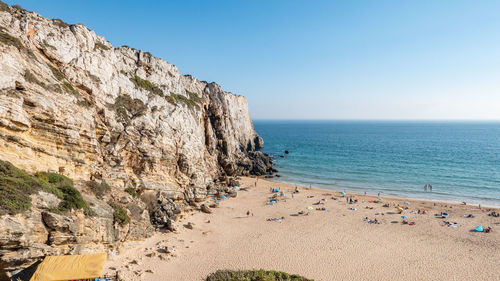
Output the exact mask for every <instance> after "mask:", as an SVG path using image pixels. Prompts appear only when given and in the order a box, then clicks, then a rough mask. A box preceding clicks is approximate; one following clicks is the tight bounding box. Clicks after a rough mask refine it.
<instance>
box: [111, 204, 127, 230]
mask: <svg viewBox="0 0 500 281" xmlns="http://www.w3.org/2000/svg"><path fill="white" fill-rule="evenodd" d="M108 205H109V206H111V208H113V210H114V212H113V222H115V223H118V224H119V225H126V224H128V223H130V217H129V216H128V214H127V211H126V210H125V208H123V207H122V206H120V205H118V204H116V203H115V202H113V201H111V200H110V201H108Z"/></svg>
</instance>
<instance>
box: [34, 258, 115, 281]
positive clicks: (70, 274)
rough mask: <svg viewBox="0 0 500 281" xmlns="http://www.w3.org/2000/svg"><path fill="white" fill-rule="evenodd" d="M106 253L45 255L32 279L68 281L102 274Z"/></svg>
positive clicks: (36, 280) (39, 280)
mask: <svg viewBox="0 0 500 281" xmlns="http://www.w3.org/2000/svg"><path fill="white" fill-rule="evenodd" d="M105 262H106V254H105V253H102V254H88V255H74V256H49V257H45V259H44V260H43V262H42V263H40V265H39V266H38V268H37V270H36V272H35V274H33V276H32V277H31V279H30V281H66V280H78V279H90V278H97V277H101V276H102V271H103V270H104V263H105Z"/></svg>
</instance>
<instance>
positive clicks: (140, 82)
mask: <svg viewBox="0 0 500 281" xmlns="http://www.w3.org/2000/svg"><path fill="white" fill-rule="evenodd" d="M130 81H131V82H132V83H133V84H134V86H135V88H136V89H137V88H141V89H144V90H147V91H149V92H151V93H153V94H155V95H158V96H160V97H163V91H162V90H161V89H160V88H158V87H156V86H155V85H153V83H151V82H150V81H149V80H146V79H142V78H141V77H139V76H137V74H133V76H132V78H130Z"/></svg>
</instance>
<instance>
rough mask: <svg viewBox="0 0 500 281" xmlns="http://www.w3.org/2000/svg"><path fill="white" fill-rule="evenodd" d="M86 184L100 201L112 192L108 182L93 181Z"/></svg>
mask: <svg viewBox="0 0 500 281" xmlns="http://www.w3.org/2000/svg"><path fill="white" fill-rule="evenodd" d="M86 184H87V186H88V187H89V189H90V191H92V193H94V195H95V196H96V197H97V198H99V199H102V197H103V196H104V195H105V194H106V193H108V192H109V191H111V187H110V186H109V184H107V183H106V181H101V182H100V183H98V182H96V181H94V180H93V181H88V182H87V183H86Z"/></svg>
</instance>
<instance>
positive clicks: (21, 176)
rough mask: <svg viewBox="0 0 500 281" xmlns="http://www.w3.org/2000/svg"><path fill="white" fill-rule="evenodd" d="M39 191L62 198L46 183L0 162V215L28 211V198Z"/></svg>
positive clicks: (29, 200)
mask: <svg viewBox="0 0 500 281" xmlns="http://www.w3.org/2000/svg"><path fill="white" fill-rule="evenodd" d="M40 190H44V191H47V192H51V193H54V194H56V195H57V196H58V197H62V193H61V192H59V191H58V190H57V189H54V188H53V187H52V186H50V185H49V184H48V183H47V182H46V181H43V180H41V179H39V178H37V177H34V176H31V175H29V174H28V173H26V172H25V171H23V170H21V169H19V168H17V167H15V166H14V165H12V164H11V163H10V162H7V161H1V160H0V215H3V214H17V213H20V212H22V211H25V210H27V209H29V208H30V207H31V197H30V196H31V195H32V194H35V193H37V192H38V191H40Z"/></svg>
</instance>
